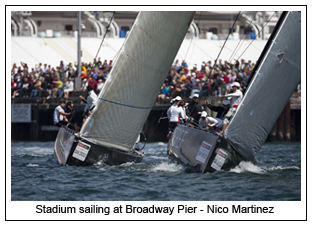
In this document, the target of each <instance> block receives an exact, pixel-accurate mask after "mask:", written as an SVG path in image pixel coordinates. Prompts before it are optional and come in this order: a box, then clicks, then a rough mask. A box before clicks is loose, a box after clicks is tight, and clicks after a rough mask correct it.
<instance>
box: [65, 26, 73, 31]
mask: <svg viewBox="0 0 312 229" xmlns="http://www.w3.org/2000/svg"><path fill="white" fill-rule="evenodd" d="M65 30H69V31H71V30H73V25H65Z"/></svg>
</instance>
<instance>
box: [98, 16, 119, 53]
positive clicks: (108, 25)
mask: <svg viewBox="0 0 312 229" xmlns="http://www.w3.org/2000/svg"><path fill="white" fill-rule="evenodd" d="M115 13H116V11H114V12H113V15H112V17H111V19H110V21H109V23H108V24H107V26H106V31H105V34H104V36H103V39H102V42H101V44H100V47H99V49H98V51H97V53H96V55H95V59H96V58H97V56H98V55H99V52H100V49H101V47H102V44H103V42H104V39H105V37H106V34H107V33H108V28H109V27H110V25H111V22H112V20H113V18H114V15H115Z"/></svg>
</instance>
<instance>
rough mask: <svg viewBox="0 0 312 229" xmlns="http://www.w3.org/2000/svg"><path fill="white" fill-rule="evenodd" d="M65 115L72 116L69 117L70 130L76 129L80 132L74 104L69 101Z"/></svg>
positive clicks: (65, 108)
mask: <svg viewBox="0 0 312 229" xmlns="http://www.w3.org/2000/svg"><path fill="white" fill-rule="evenodd" d="M64 111H65V113H70V114H71V115H69V116H67V120H68V124H67V126H69V128H70V129H74V130H75V131H76V132H78V131H79V127H78V126H77V120H76V119H75V110H74V102H73V101H71V100H68V101H67V103H66V105H65V107H64Z"/></svg>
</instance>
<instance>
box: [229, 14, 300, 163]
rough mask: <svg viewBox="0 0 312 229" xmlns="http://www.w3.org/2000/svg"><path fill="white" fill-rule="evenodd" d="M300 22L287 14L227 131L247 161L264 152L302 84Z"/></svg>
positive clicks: (231, 140) (231, 142)
mask: <svg viewBox="0 0 312 229" xmlns="http://www.w3.org/2000/svg"><path fill="white" fill-rule="evenodd" d="M300 20H301V13H300V12H288V13H286V14H285V16H284V20H283V21H281V22H280V23H279V24H280V27H279V29H277V34H276V36H275V37H274V38H273V39H272V42H271V43H270V44H268V45H267V46H268V50H267V52H266V53H264V58H263V60H259V61H260V64H259V67H258V68H257V69H256V71H255V72H254V74H255V75H254V77H253V80H252V81H251V84H250V85H249V87H248V90H247V92H246V93H245V95H244V98H243V100H242V102H241V104H240V105H239V107H238V109H237V112H236V114H235V116H234V117H233V118H232V121H231V122H230V124H229V125H228V128H227V129H226V131H225V134H224V136H225V138H227V140H228V142H229V143H230V144H231V145H232V146H233V147H234V148H235V150H237V151H238V153H240V154H241V155H243V156H244V157H245V158H247V159H248V158H251V155H255V154H256V153H257V152H258V151H259V150H260V148H261V146H262V145H263V144H264V142H265V140H266V138H267V136H268V134H269V133H270V131H271V129H272V127H273V126H274V124H275V122H276V120H277V119H278V117H279V116H280V114H281V112H282V110H283V109H284V107H285V105H286V104H287V102H288V100H289V98H290V97H291V95H292V94H293V92H294V91H295V89H296V87H297V85H298V84H299V83H300V82H301V25H300ZM270 40H271V39H270ZM270 40H269V41H270ZM269 41H268V42H269ZM262 55H263V54H262Z"/></svg>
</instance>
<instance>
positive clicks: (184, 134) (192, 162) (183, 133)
mask: <svg viewBox="0 0 312 229" xmlns="http://www.w3.org/2000/svg"><path fill="white" fill-rule="evenodd" d="M167 153H168V156H169V159H171V160H172V161H173V162H178V163H181V164H184V165H185V169H186V170H187V171H191V172H201V173H206V172H209V173H211V172H214V171H216V170H230V169H231V168H234V167H235V166H237V165H238V164H239V163H240V162H241V161H251V162H252V163H254V164H257V162H256V159H255V158H254V157H252V158H249V159H246V158H244V157H242V156H241V155H240V154H239V153H237V152H236V151H235V150H234V149H233V148H232V147H231V146H230V145H229V144H228V142H227V140H226V139H225V138H224V137H221V136H219V135H217V134H214V133H210V132H206V131H202V130H198V129H196V128H193V127H188V126H185V125H178V126H177V127H176V129H175V131H174V132H173V133H172V136H171V138H170V139H169V143H168V149H167Z"/></svg>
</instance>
